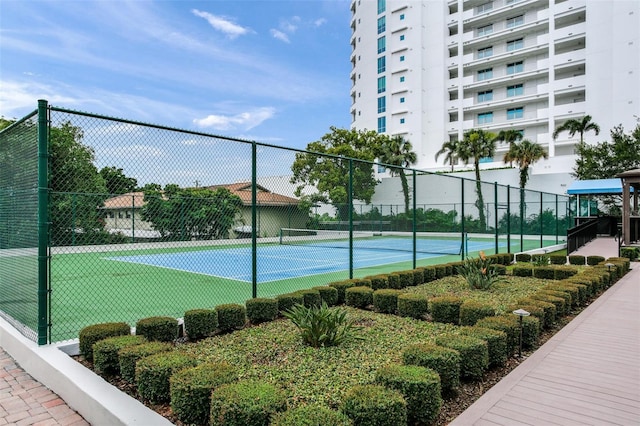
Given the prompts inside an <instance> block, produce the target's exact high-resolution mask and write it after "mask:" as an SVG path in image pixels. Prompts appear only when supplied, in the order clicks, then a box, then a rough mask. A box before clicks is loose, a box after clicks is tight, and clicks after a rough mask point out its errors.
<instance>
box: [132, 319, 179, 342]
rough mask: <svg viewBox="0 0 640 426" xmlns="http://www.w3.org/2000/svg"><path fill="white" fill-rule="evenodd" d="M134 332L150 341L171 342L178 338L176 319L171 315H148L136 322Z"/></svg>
mask: <svg viewBox="0 0 640 426" xmlns="http://www.w3.org/2000/svg"><path fill="white" fill-rule="evenodd" d="M136 334H137V335H138V336H144V337H146V338H147V340H148V341H150V342H156V341H157V342H173V341H174V340H176V339H177V338H178V320H177V319H175V318H173V317H148V318H142V319H141V320H138V322H136Z"/></svg>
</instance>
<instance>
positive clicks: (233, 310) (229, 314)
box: [216, 303, 247, 333]
mask: <svg viewBox="0 0 640 426" xmlns="http://www.w3.org/2000/svg"><path fill="white" fill-rule="evenodd" d="M216 312H218V328H219V329H220V331H222V332H225V333H228V332H230V331H234V330H239V329H241V328H244V325H245V323H246V322H247V308H245V307H244V306H242V305H238V304H237V303H227V304H224V305H218V306H216Z"/></svg>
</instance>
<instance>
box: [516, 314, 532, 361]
mask: <svg viewBox="0 0 640 426" xmlns="http://www.w3.org/2000/svg"><path fill="white" fill-rule="evenodd" d="M513 313H514V314H516V315H517V316H519V317H520V348H519V350H518V357H519V358H522V318H523V317H528V316H529V315H531V314H530V313H529V312H527V311H525V310H524V309H518V310H516V311H513Z"/></svg>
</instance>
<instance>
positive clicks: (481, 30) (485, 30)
mask: <svg viewBox="0 0 640 426" xmlns="http://www.w3.org/2000/svg"><path fill="white" fill-rule="evenodd" d="M492 32H493V24H489V25H485V26H484V27H478V30H477V32H476V36H478V37H480V36H485V35H489V34H491V33H492Z"/></svg>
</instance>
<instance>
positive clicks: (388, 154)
mask: <svg viewBox="0 0 640 426" xmlns="http://www.w3.org/2000/svg"><path fill="white" fill-rule="evenodd" d="M412 149H413V146H412V145H411V142H409V141H406V140H405V139H404V138H403V137H402V136H400V135H396V136H394V137H392V138H388V137H387V138H386V140H384V142H383V143H382V146H381V147H380V153H379V155H378V160H379V161H380V162H381V163H384V164H388V165H390V166H396V167H391V170H390V171H391V174H392V175H396V174H397V175H399V176H400V183H401V184H402V193H403V195H404V211H405V213H409V199H410V198H409V183H408V182H407V175H406V173H405V172H404V168H405V167H409V166H411V165H412V164H415V162H416V160H417V159H418V157H417V155H416V153H415V152H413V151H412Z"/></svg>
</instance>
